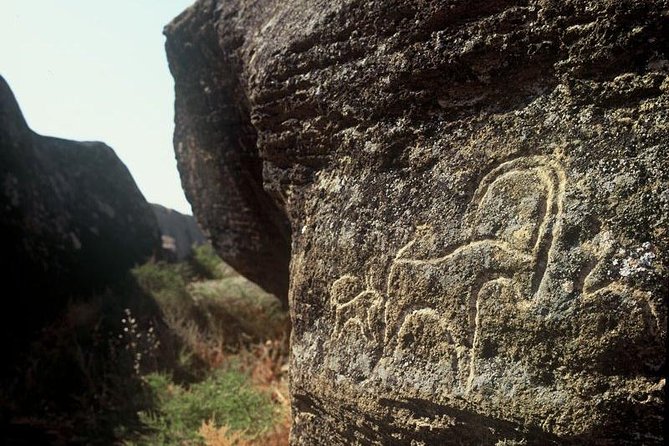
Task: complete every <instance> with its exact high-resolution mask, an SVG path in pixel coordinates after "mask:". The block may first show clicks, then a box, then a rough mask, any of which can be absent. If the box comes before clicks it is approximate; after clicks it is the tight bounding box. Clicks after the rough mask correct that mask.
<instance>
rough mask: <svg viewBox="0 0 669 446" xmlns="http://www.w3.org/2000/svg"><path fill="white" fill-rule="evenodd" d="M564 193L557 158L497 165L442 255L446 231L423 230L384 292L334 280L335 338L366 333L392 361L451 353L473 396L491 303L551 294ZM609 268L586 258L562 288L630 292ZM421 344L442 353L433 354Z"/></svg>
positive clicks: (599, 240)
mask: <svg viewBox="0 0 669 446" xmlns="http://www.w3.org/2000/svg"><path fill="white" fill-rule="evenodd" d="M564 189H565V173H564V171H563V170H562V168H561V167H560V165H559V164H558V163H557V162H556V161H555V160H553V159H552V158H551V157H548V156H530V157H522V158H517V159H513V160H510V161H507V162H504V163H502V164H500V165H499V166H497V167H496V168H494V169H492V170H491V171H490V172H489V173H488V174H486V175H485V176H484V177H483V178H482V180H481V181H480V183H479V186H478V188H477V189H476V191H475V192H474V194H473V196H472V199H471V202H470V204H469V207H468V209H467V211H466V213H465V216H464V218H463V220H462V224H461V230H460V233H461V238H460V242H458V243H454V244H452V245H451V246H448V247H446V248H445V249H444V250H443V252H442V253H441V254H440V255H438V256H430V255H427V253H426V251H427V248H426V247H432V246H434V244H435V243H434V241H435V239H438V234H435V233H434V231H433V230H432V228H431V227H430V226H426V225H424V226H419V227H417V228H416V235H415V237H414V238H413V239H412V240H411V241H410V242H409V243H407V244H406V245H405V246H403V247H402V248H400V249H399V250H398V251H397V254H396V256H395V258H394V259H393V261H392V263H391V266H390V269H389V272H388V275H387V278H386V284H385V290H384V291H383V292H381V291H376V290H375V289H374V286H373V285H372V284H371V283H366V284H363V282H362V280H361V279H360V278H358V277H355V276H352V275H346V276H343V277H341V278H339V279H338V280H336V281H335V282H334V283H333V284H332V288H331V303H332V307H333V314H334V330H333V333H332V338H331V339H332V340H336V339H338V338H339V337H340V336H341V335H342V334H343V333H344V332H348V331H349V330H357V331H358V332H359V333H360V335H361V336H362V338H364V339H365V340H366V342H367V343H368V344H369V345H370V346H376V347H381V348H382V350H383V356H384V357H395V356H397V355H398V354H399V355H407V354H409V355H413V356H414V357H415V356H416V355H419V356H420V355H423V356H425V357H427V356H429V357H434V355H438V354H442V355H450V358H445V361H446V363H448V364H454V366H453V368H454V370H455V373H456V374H457V375H458V376H459V378H458V380H459V382H460V383H461V384H462V385H463V387H464V388H465V389H467V390H471V389H472V385H473V382H474V379H475V377H476V366H477V361H478V360H479V359H480V358H482V357H485V356H486V354H487V353H486V352H484V351H483V350H484V349H483V346H482V343H481V330H483V329H484V328H485V320H486V311H485V309H484V308H485V306H486V302H497V301H499V300H500V299H505V300H507V301H508V304H509V305H511V307H509V308H512V306H513V305H515V304H518V303H522V302H529V301H532V300H533V299H538V298H541V296H543V295H545V294H547V293H548V289H547V286H548V285H547V282H549V281H550V279H549V275H548V274H547V269H548V266H549V264H550V262H551V258H552V256H553V255H554V253H553V251H554V250H555V241H556V240H557V239H558V238H559V237H560V231H561V218H562V212H563V200H564V195H565V191H564ZM607 237H608V238H607ZM609 238H610V235H607V234H604V235H600V236H598V237H596V240H594V241H593V242H592V243H591V244H592V245H593V246H589V245H588V244H586V245H584V247H583V249H584V250H585V251H586V252H591V251H592V253H593V254H594V253H595V252H602V250H604V251H606V249H604V248H606V247H607V246H609V245H611V241H610V240H609ZM600 245H602V246H600ZM607 252H608V251H607ZM602 268H603V262H602V261H601V259H600V258H599V257H598V258H597V259H594V260H592V261H589V262H586V265H585V266H584V268H583V271H582V272H581V274H580V275H579V277H576V278H574V281H567V282H565V283H566V285H564V286H563V289H564V287H565V286H566V287H567V288H568V289H570V290H571V289H574V290H575V291H579V292H580V293H581V294H582V295H583V296H584V297H592V296H594V295H595V293H603V292H618V293H621V292H628V291H631V290H628V289H627V288H626V287H624V286H623V285H621V284H619V283H616V282H612V281H608V282H602V281H601V280H595V276H597V277H600V276H601V269H602ZM574 283H575V284H576V285H574ZM574 287H576V288H574ZM621 287H622V288H621ZM426 333H430V334H431V335H432V336H433V337H435V339H432V338H430V337H429V336H428V335H426ZM412 343H413V344H414V346H413V348H412ZM421 343H432V344H434V345H435V346H438V347H436V348H433V349H431V350H429V349H428V350H429V351H425V350H424V349H422V348H420V347H421V346H420V345H419V344H421Z"/></svg>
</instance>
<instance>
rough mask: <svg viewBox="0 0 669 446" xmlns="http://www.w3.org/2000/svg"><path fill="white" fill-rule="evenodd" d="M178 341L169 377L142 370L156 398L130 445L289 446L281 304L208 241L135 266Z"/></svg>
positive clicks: (141, 415)
mask: <svg viewBox="0 0 669 446" xmlns="http://www.w3.org/2000/svg"><path fill="white" fill-rule="evenodd" d="M133 274H134V275H135V277H136V279H137V282H138V283H139V285H140V287H141V288H142V289H143V290H144V292H146V293H147V294H149V295H150V296H152V297H153V298H154V299H155V301H156V302H157V303H158V305H159V307H160V309H161V311H162V313H163V316H164V320H165V321H166V323H167V325H168V327H169V328H170V330H171V331H172V333H174V334H175V335H176V337H177V338H178V339H179V340H180V342H179V344H180V345H181V349H180V351H179V352H178V355H177V356H178V358H179V360H178V362H179V368H180V369H181V370H182V371H183V370H185V371H187V372H188V373H186V375H185V376H186V379H184V374H183V373H181V376H180V377H179V378H178V379H175V378H174V376H176V375H175V374H170V373H165V372H156V373H151V374H148V375H145V376H144V377H143V379H144V382H145V383H146V385H147V386H148V388H149V389H150V390H151V393H152V395H153V400H154V401H155V404H154V406H153V408H152V410H144V411H141V412H140V413H139V418H140V420H141V421H142V422H143V423H144V425H145V426H146V427H147V428H148V431H147V432H146V433H145V434H143V435H142V436H141V437H139V438H133V439H128V440H126V443H125V444H126V445H154V444H160V445H166V446H171V445H175V446H176V445H180V446H191V445H198V446H199V445H203V446H227V445H238V446H248V445H254V444H258V445H268V446H269V445H276V446H279V445H286V444H288V432H289V419H290V417H289V404H288V396H287V394H288V392H287V379H286V375H287V365H286V364H287V355H288V341H287V338H288V334H287V328H288V316H287V314H286V313H285V312H284V311H283V310H282V309H281V306H280V304H279V302H278V300H277V299H276V298H275V297H274V296H272V295H271V294H268V293H267V292H265V291H263V290H262V289H261V288H259V287H258V286H257V285H255V284H253V283H251V282H249V281H248V280H246V279H244V278H243V277H241V276H239V275H238V274H237V273H236V272H235V271H234V270H233V269H232V268H230V267H229V266H228V265H226V264H225V263H224V262H222V261H221V260H220V259H219V258H218V257H217V256H216V255H215V253H214V252H213V249H212V248H211V247H209V246H204V247H200V248H197V249H196V250H195V252H194V255H193V258H192V259H191V260H190V262H188V263H181V264H168V263H163V262H151V263H147V264H145V265H143V266H141V267H139V268H136V269H135V270H134V271H133Z"/></svg>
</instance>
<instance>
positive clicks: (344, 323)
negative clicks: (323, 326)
mask: <svg viewBox="0 0 669 446" xmlns="http://www.w3.org/2000/svg"><path fill="white" fill-rule="evenodd" d="M330 296H331V302H332V305H333V310H334V326H333V331H332V339H333V340H335V339H337V338H339V337H340V336H341V335H342V334H343V333H344V332H346V330H348V329H350V328H352V327H355V328H356V329H357V330H359V331H360V334H361V335H362V336H363V337H364V338H365V339H366V340H367V341H368V342H370V343H378V342H379V341H380V339H379V336H378V334H377V331H378V330H376V329H375V327H376V326H378V323H376V321H378V320H379V319H380V313H381V310H382V308H383V297H382V296H381V294H380V293H379V292H377V291H376V290H373V289H362V282H361V281H360V279H358V278H357V277H354V276H351V275H346V276H343V277H341V278H339V279H337V280H336V281H335V282H334V283H333V284H332V287H331V289H330ZM351 296H352V297H351Z"/></svg>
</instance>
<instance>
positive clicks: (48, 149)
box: [0, 77, 159, 370]
mask: <svg viewBox="0 0 669 446" xmlns="http://www.w3.org/2000/svg"><path fill="white" fill-rule="evenodd" d="M0 246H1V247H2V256H1V257H0V281H1V282H2V284H3V285H2V286H3V289H4V290H5V291H4V292H3V295H4V296H5V297H4V299H5V301H6V304H7V307H6V308H5V310H4V311H2V317H0V326H1V327H2V328H1V329H0V330H1V332H0V335H1V338H0V339H1V344H2V346H3V348H5V347H6V348H7V349H11V350H19V349H20V345H22V343H23V342H25V341H27V340H28V339H29V338H30V337H31V336H32V335H34V334H35V333H34V332H35V330H38V329H39V328H40V327H41V326H42V324H43V322H44V321H45V320H47V319H48V318H50V317H52V316H54V313H56V312H58V311H59V310H62V309H63V307H64V305H65V303H66V302H67V301H68V300H70V299H76V298H78V297H81V296H82V295H90V294H91V293H97V292H102V291H103V290H104V289H105V287H107V286H108V285H110V284H112V283H114V282H115V281H117V280H119V279H120V278H121V277H123V276H124V274H126V273H127V271H128V269H129V268H131V267H132V266H134V265H135V264H137V263H140V262H143V261H144V260H146V259H147V258H148V257H149V256H151V255H152V254H153V253H154V252H155V250H156V249H157V248H158V246H159V233H158V227H157V224H156V219H155V217H154V215H153V213H152V212H151V209H150V207H149V205H148V203H147V202H146V200H145V199H144V197H143V196H142V194H141V193H140V191H139V190H138V189H137V186H136V185H135V182H134V180H133V179H132V177H131V175H130V172H128V170H127V168H126V167H125V166H124V165H123V163H122V162H121V161H120V160H119V159H118V157H117V156H116V155H115V154H114V151H113V150H112V149H111V148H109V147H108V146H106V145H105V144H102V143H99V142H74V141H67V140H64V139H58V138H50V137H44V136H40V135H37V134H35V133H33V132H32V131H31V130H30V129H29V128H28V126H27V124H26V122H25V120H24V119H23V116H22V114H21V111H20V110H19V106H18V104H17V103H16V99H15V98H14V95H13V94H12V92H11V90H10V89H9V86H8V85H7V83H6V82H5V80H4V79H2V78H1V77H0ZM3 351H5V353H7V351H6V350H3ZM9 356H10V358H11V355H9ZM6 366H10V367H11V366H12V361H11V359H7V358H5V360H4V361H3V367H2V368H3V370H4V368H5V367H6Z"/></svg>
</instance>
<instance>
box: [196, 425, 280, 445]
mask: <svg viewBox="0 0 669 446" xmlns="http://www.w3.org/2000/svg"><path fill="white" fill-rule="evenodd" d="M199 432H200V435H201V436H202V438H204V443H205V445H206V446H287V445H288V440H289V437H290V419H287V420H286V422H285V423H282V424H279V425H276V426H275V427H274V430H272V431H271V432H269V433H267V434H265V435H263V436H261V437H259V438H251V439H249V438H247V437H246V436H245V435H244V433H243V432H238V431H233V430H231V429H229V428H228V427H227V426H223V427H218V428H217V427H216V425H215V424H214V423H211V422H204V423H202V427H200V431H199Z"/></svg>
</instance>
